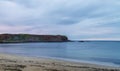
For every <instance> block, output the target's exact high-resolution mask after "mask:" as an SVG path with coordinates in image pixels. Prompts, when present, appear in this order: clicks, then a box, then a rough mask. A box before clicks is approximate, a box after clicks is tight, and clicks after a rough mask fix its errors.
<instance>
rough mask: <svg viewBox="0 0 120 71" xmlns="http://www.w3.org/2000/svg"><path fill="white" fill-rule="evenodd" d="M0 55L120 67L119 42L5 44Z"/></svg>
mask: <svg viewBox="0 0 120 71" xmlns="http://www.w3.org/2000/svg"><path fill="white" fill-rule="evenodd" d="M0 53H7V54H16V55H21V56H30V57H38V58H39V57H40V58H41V57H43V58H52V59H59V60H67V61H74V62H84V63H92V64H100V65H107V66H115V67H120V42H119V41H86V42H77V41H76V42H40V43H39V42H37V43H7V44H6V43H4V44H0Z"/></svg>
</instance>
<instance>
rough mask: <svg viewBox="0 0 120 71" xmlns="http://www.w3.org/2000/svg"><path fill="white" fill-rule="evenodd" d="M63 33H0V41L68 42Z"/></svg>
mask: <svg viewBox="0 0 120 71" xmlns="http://www.w3.org/2000/svg"><path fill="white" fill-rule="evenodd" d="M66 41H68V38H67V37H66V36H63V35H31V34H0V43H19V42H66Z"/></svg>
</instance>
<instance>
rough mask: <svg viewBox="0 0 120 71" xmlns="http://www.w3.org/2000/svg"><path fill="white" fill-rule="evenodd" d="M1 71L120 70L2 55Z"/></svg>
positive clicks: (117, 70) (0, 58) (119, 70)
mask: <svg viewBox="0 0 120 71" xmlns="http://www.w3.org/2000/svg"><path fill="white" fill-rule="evenodd" d="M0 71H120V68H117V67H110V66H102V65H96V64H89V63H77V62H70V61H63V60H57V59H47V58H33V57H25V56H18V55H11V54H3V53H0Z"/></svg>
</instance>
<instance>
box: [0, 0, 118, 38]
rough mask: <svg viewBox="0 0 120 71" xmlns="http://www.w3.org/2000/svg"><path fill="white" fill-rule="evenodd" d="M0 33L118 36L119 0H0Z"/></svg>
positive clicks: (77, 36) (91, 36) (75, 36)
mask: <svg viewBox="0 0 120 71" xmlns="http://www.w3.org/2000/svg"><path fill="white" fill-rule="evenodd" d="M0 33H30V34H53V35H66V36H68V37H69V39H74V40H76V39H78V40H79V39H87V40H88V39H89V40H90V39H92V40H120V0H0Z"/></svg>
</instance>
